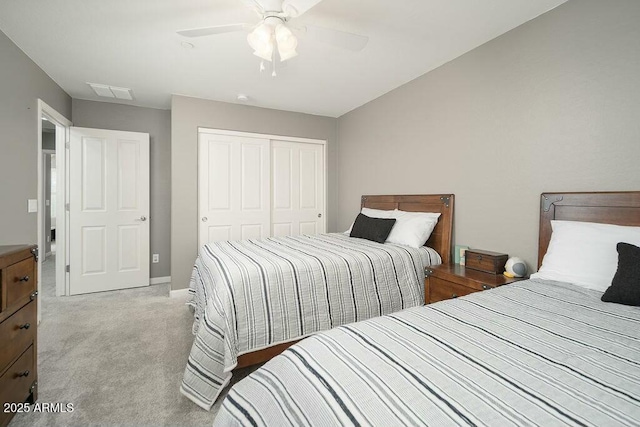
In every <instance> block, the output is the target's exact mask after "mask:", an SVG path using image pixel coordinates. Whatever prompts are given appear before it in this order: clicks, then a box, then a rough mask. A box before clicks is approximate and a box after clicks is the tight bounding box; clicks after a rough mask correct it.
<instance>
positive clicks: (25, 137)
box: [0, 31, 71, 245]
mask: <svg viewBox="0 0 640 427" xmlns="http://www.w3.org/2000/svg"><path fill="white" fill-rule="evenodd" d="M38 98H40V99H42V100H43V101H44V102H46V103H47V104H48V105H50V106H51V107H52V108H54V109H55V110H56V111H58V112H59V113H60V114H62V115H63V116H65V117H67V118H71V98H70V97H69V95H67V94H66V93H65V92H64V91H63V90H62V89H61V88H60V86H58V85H57V84H56V83H55V82H54V81H53V80H51V78H49V76H47V75H46V74H45V73H44V71H42V70H41V69H40V67H38V66H37V65H36V64H35V63H34V62H33V61H32V60H31V59H29V57H27V55H25V54H24V53H23V52H22V51H21V50H20V49H19V48H18V47H17V46H16V45H15V44H14V43H13V42H12V41H11V40H10V39H9V38H8V37H7V36H6V35H5V34H4V33H3V32H2V31H0V129H2V136H0V183H1V185H0V200H2V203H0V245H6V244H20V243H36V241H37V238H38V228H37V214H35V213H27V199H37V198H38V194H37V192H38V158H37V157H38V151H37V150H38V122H39V121H40V118H39V117H38Z"/></svg>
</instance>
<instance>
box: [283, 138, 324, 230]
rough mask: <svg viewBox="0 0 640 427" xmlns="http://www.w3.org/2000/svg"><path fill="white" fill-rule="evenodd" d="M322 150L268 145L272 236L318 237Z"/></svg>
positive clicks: (321, 222)
mask: <svg viewBox="0 0 640 427" xmlns="http://www.w3.org/2000/svg"><path fill="white" fill-rule="evenodd" d="M323 153H324V147H323V146H322V145H320V144H311V143H300V142H289V141H278V140H272V141H271V159H272V162H271V168H272V171H271V176H272V203H271V205H272V211H271V218H272V234H273V235H274V236H282V235H299V234H319V233H324V232H325V227H324V224H325V221H324V191H325V190H324V159H323Z"/></svg>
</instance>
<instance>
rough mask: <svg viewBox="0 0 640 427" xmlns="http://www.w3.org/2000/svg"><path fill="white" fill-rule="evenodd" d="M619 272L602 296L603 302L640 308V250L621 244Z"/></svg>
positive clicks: (619, 249)
mask: <svg viewBox="0 0 640 427" xmlns="http://www.w3.org/2000/svg"><path fill="white" fill-rule="evenodd" d="M616 248H617V249H618V271H616V275H615V276H613V281H612V282H611V286H609V288H608V289H607V290H606V291H605V293H604V294H603V295H602V298H601V299H602V301H604V302H615V303H618V304H624V305H635V306H640V248H639V247H637V246H634V245H632V244H629V243H624V242H620V243H618V246H617V247H616Z"/></svg>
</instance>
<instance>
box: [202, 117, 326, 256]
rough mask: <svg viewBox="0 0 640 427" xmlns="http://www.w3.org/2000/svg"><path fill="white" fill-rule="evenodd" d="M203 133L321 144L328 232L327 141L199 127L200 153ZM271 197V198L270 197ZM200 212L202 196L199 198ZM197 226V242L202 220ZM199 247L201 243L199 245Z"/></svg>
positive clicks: (324, 208)
mask: <svg viewBox="0 0 640 427" xmlns="http://www.w3.org/2000/svg"><path fill="white" fill-rule="evenodd" d="M201 133H208V134H213V135H230V136H241V137H246V138H264V139H269V140H270V141H271V140H274V139H275V140H279V141H287V142H300V143H305V144H319V145H322V156H323V162H324V206H323V209H322V210H323V212H322V218H323V220H324V221H323V222H324V230H325V232H326V231H327V202H328V196H329V191H328V189H329V176H328V173H327V172H328V167H329V161H328V159H327V140H326V139H313V138H303V137H297V136H284V135H273V134H268V133H258V132H243V131H235V130H226V129H214V128H208V127H202V126H200V127H198V153H200V134H201ZM197 163H198V166H197V167H198V170H197V173H198V177H199V176H200V170H199V168H200V158H199V154H198V162H197ZM269 186H270V188H271V191H273V187H272V186H273V183H271V182H270V183H269ZM199 187H200V179H199V178H198V195H199V194H200V193H199V191H200V190H199ZM269 197H271V196H269ZM198 212H200V196H198ZM196 221H197V226H198V229H197V230H198V238H197V241H198V242H199V241H200V234H199V233H200V228H199V227H200V218H197V220H196ZM197 244H198V245H199V243H197Z"/></svg>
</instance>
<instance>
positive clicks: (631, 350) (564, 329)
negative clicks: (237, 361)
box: [214, 280, 640, 427]
mask: <svg viewBox="0 0 640 427" xmlns="http://www.w3.org/2000/svg"><path fill="white" fill-rule="evenodd" d="M601 295H602V293H599V292H597V291H591V290H586V289H583V288H579V287H576V286H573V285H570V284H563V283H557V282H543V281H534V280H528V281H523V282H517V283H515V284H511V285H508V286H503V287H501V288H497V289H494V290H490V291H485V292H480V293H476V294H472V295H469V296H466V297H463V298H459V299H455V300H450V301H443V302H441V303H437V304H431V305H428V306H424V307H417V308H412V309H408V310H404V311H402V312H399V313H395V314H392V315H389V316H384V317H379V318H377V319H371V320H368V321H364V322H360V323H357V324H353V325H348V326H342V327H339V328H336V329H334V330H331V331H328V332H326V333H322V334H317V335H314V336H313V337H310V338H308V339H306V340H304V341H303V342H301V343H299V344H297V345H295V346H293V347H291V348H290V349H288V350H287V351H285V352H284V353H282V354H281V355H280V356H277V357H276V358H274V359H272V360H271V361H269V362H268V363H267V364H265V365H264V366H263V367H262V368H260V369H258V370H257V371H255V372H254V373H252V374H251V375H250V376H249V377H247V378H245V379H244V380H242V381H240V382H239V383H238V384H236V385H235V386H234V387H233V388H232V389H231V391H230V393H229V395H228V396H227V398H226V399H225V400H224V402H223V404H222V408H221V410H220V412H219V414H218V416H217V418H216V420H215V422H214V425H216V426H230V425H254V426H255V425H260V426H276V425H277V426H286V425H290V426H304V425H315V426H333V425H372V426H376V425H377V426H396V425H431V426H450V425H462V426H501V427H502V426H534V425H537V426H566V425H570V426H634V425H635V426H638V425H640V308H638V307H629V306H623V305H618V304H611V303H603V302H601V301H600V296H601Z"/></svg>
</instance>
